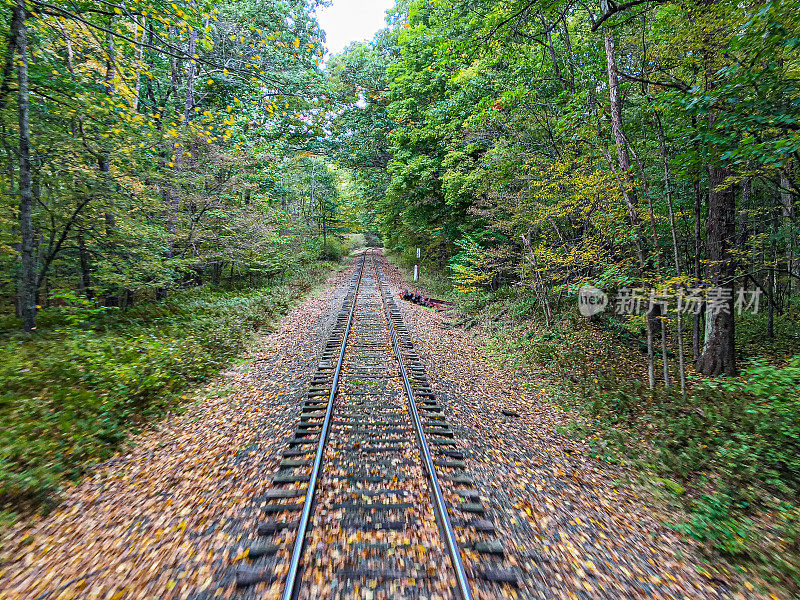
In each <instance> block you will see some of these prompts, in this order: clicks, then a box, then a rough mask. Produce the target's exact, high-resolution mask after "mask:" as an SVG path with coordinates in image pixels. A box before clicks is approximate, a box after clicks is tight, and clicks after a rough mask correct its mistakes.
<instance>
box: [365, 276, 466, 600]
mask: <svg viewBox="0 0 800 600" xmlns="http://www.w3.org/2000/svg"><path fill="white" fill-rule="evenodd" d="M375 272H376V275H377V276H378V277H377V279H378V285H379V286H380V289H381V299H382V300H383V306H384V308H385V310H386V320H387V321H388V322H389V332H390V333H391V336H392V346H393V348H394V353H395V356H396V357H397V362H398V364H399V365H400V374H401V375H402V377H403V387H404V388H405V392H406V396H408V408H409V411H410V412H411V420H412V422H413V425H414V434H415V436H416V438H417V443H418V444H419V448H420V455H421V458H422V465H423V467H424V468H425V471H426V472H427V474H428V480H429V481H430V488H431V501H432V502H433V506H434V509H435V515H436V520H437V522H438V524H439V531H440V532H441V534H442V535H443V537H444V540H445V544H446V545H447V552H448V554H449V555H450V561H451V563H452V565H453V570H454V571H455V573H456V581H457V584H458V585H457V589H458V593H459V595H460V597H461V600H472V590H471V589H470V587H469V582H468V581H467V573H466V571H465V570H464V563H463V561H462V560H461V553H460V552H459V551H458V544H457V542H456V536H455V532H454V531H453V524H452V523H451V522H450V516H449V515H448V514H447V508H446V506H445V501H444V496H443V495H442V487H441V485H439V477H438V476H437V475H436V468H435V466H434V464H433V458H431V452H430V448H429V446H428V441H427V440H426V439H425V432H424V430H423V428H422V419H420V416H419V411H418V410H417V404H416V400H415V398H414V392H413V390H412V389H411V382H410V381H409V379H408V372H407V371H406V367H405V364H404V363H403V355H402V353H401V352H400V344H399V343H398V341H397V331H396V330H395V327H394V321H392V315H391V311H390V310H389V305H388V303H387V302H386V295H385V290H384V287H383V281H382V279H381V278H382V276H383V273H382V271H380V270H379V268H378V267H377V266H376V268H375Z"/></svg>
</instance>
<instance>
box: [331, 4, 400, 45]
mask: <svg viewBox="0 0 800 600" xmlns="http://www.w3.org/2000/svg"><path fill="white" fill-rule="evenodd" d="M393 6H394V0H333V3H332V5H331V6H329V7H327V8H322V9H320V10H319V12H318V13H317V19H318V20H319V24H320V26H321V27H322V29H324V30H325V33H326V39H327V42H326V46H327V47H328V51H329V52H330V53H331V54H337V53H338V52H341V51H342V50H344V49H345V47H347V46H348V45H349V44H350V43H352V42H359V41H367V40H371V39H372V36H374V35H375V34H376V33H377V32H378V30H380V29H383V27H384V26H385V25H386V22H385V17H386V11H387V10H388V9H390V8H392V7H393Z"/></svg>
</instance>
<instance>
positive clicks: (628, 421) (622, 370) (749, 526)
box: [398, 261, 800, 598]
mask: <svg viewBox="0 0 800 600" xmlns="http://www.w3.org/2000/svg"><path fill="white" fill-rule="evenodd" d="M398 262H403V261H398ZM404 262H405V264H408V261H404ZM433 280H434V281H435V283H436V285H437V287H438V293H441V294H445V293H446V289H445V288H446V284H445V283H443V282H442V278H437V277H436V276H435V275H434V276H433ZM425 283H426V281H425V280H423V281H422V285H423V286H424V285H425ZM451 287H452V286H451ZM455 296H456V297H457V298H458V300H459V305H460V306H459V308H460V310H461V312H462V313H463V314H465V315H467V317H464V318H461V319H460V320H459V321H457V322H458V323H462V324H468V323H470V319H471V320H472V321H477V322H480V323H481V324H482V325H483V326H484V327H485V328H486V329H488V330H489V331H493V332H494V333H495V335H494V336H492V338H491V340H492V341H491V342H490V344H491V346H492V350H493V351H494V352H496V353H497V354H499V355H500V356H502V360H503V363H504V364H505V365H512V364H513V365H517V366H524V367H526V368H528V369H529V370H532V371H534V372H535V373H536V375H537V376H538V377H542V378H550V380H551V382H552V383H553V385H551V386H549V387H550V389H551V391H552V394H551V399H552V401H553V402H554V403H556V404H558V405H560V406H561V407H563V408H565V409H567V410H570V411H572V413H573V414H574V415H575V417H574V418H573V419H572V420H571V425H570V430H571V432H572V433H573V434H574V435H579V436H581V437H582V438H584V439H585V440H586V441H587V443H588V444H589V447H590V448H591V451H592V453H593V454H594V455H595V456H596V457H597V458H598V459H600V460H605V461H608V462H624V463H625V464H627V465H632V466H634V467H636V468H637V471H638V472H639V473H641V474H642V475H644V476H645V477H646V478H647V479H648V480H649V481H650V482H651V483H652V484H654V485H655V486H658V487H660V488H661V489H663V490H664V492H663V494H666V495H667V496H668V503H671V504H672V505H673V506H675V508H676V509H677V512H676V513H674V519H673V524H672V526H673V527H674V528H675V529H676V530H677V531H679V532H681V533H682V534H683V535H685V536H687V537H689V538H693V539H694V540H696V541H698V542H699V543H700V547H701V548H703V549H704V551H705V552H706V557H707V559H708V560H709V561H710V564H723V563H724V564H729V565H730V564H732V565H735V567H734V568H735V569H737V570H740V571H745V570H747V572H756V573H758V574H759V575H760V577H761V578H762V580H763V581H764V582H765V583H766V584H767V586H768V587H770V588H772V589H777V590H783V592H785V593H786V594H788V596H786V597H792V598H800V502H798V501H797V498H799V497H800V355H798V351H800V323H798V321H797V320H796V319H792V318H790V317H788V316H785V315H784V316H776V321H775V334H776V335H775V339H774V340H767V339H766V336H765V335H764V331H765V328H766V323H765V316H764V315H748V316H746V317H742V318H740V319H737V342H738V346H739V349H740V359H741V362H742V370H741V373H740V375H739V376H738V377H735V378H721V379H707V378H703V377H700V376H698V375H696V374H692V371H691V367H690V368H689V372H690V376H689V382H688V391H687V394H686V395H685V396H684V395H682V394H681V393H680V390H679V389H678V388H677V386H676V385H674V383H675V379H677V378H676V366H675V364H674V362H675V359H676V356H675V352H674V340H673V352H671V353H670V360H671V369H672V377H673V386H672V387H670V388H669V389H665V388H664V386H663V383H661V384H659V387H658V388H657V389H656V390H652V391H651V390H650V389H648V386H647V374H646V373H647V371H646V356H645V353H646V344H645V340H644V332H643V326H642V325H643V323H641V322H636V321H627V322H625V321H621V320H619V319H617V318H615V317H613V316H605V317H603V318H601V319H599V320H598V321H596V322H591V323H590V322H588V321H587V320H586V319H585V318H583V317H581V316H580V315H579V314H578V311H577V308H576V307H575V306H574V301H572V302H570V301H569V299H564V298H562V299H561V301H560V302H559V299H558V298H554V299H552V300H553V305H554V307H555V309H556V310H555V317H554V319H553V322H552V323H551V325H550V326H549V327H547V326H545V323H544V319H543V316H542V313H541V310H540V309H539V307H538V303H537V301H536V298H535V296H534V294H533V293H532V292H531V291H530V290H526V289H521V288H512V287H504V288H500V289H499V290H497V291H494V292H489V291H474V292H472V293H469V294H460V295H459V294H455ZM465 326H466V325H465ZM687 334H688V332H687ZM690 347H691V346H690V340H689V339H688V337H687V339H686V348H687V349H689V348H690ZM690 358H691V357H689V359H687V362H691V360H690ZM719 559H722V560H721V561H720V560H719ZM773 586H774V587H773Z"/></svg>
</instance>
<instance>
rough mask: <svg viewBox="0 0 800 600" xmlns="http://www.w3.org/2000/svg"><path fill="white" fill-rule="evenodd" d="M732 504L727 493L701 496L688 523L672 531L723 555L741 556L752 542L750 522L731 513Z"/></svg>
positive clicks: (732, 501)
mask: <svg viewBox="0 0 800 600" xmlns="http://www.w3.org/2000/svg"><path fill="white" fill-rule="evenodd" d="M733 504H734V500H733V499H732V498H731V497H730V496H729V495H727V494H711V495H708V494H707V495H704V496H703V497H702V498H700V499H699V500H697V501H696V502H695V503H694V505H695V506H694V511H693V513H692V517H691V520H690V521H689V522H688V523H685V524H682V525H678V526H677V527H676V529H677V530H678V531H680V532H682V533H685V534H687V535H689V536H691V537H693V538H694V539H696V540H697V541H699V542H703V543H705V544H708V545H709V546H711V547H712V548H714V549H715V550H718V551H719V552H722V553H723V554H728V555H740V554H744V553H745V552H746V550H747V547H748V545H749V543H750V542H751V541H752V540H750V539H748V538H749V536H750V535H751V533H750V530H749V525H750V522H749V521H748V520H743V519H739V518H736V517H735V516H733V515H732V514H731V513H732V505H733Z"/></svg>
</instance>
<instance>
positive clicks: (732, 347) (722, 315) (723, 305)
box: [697, 165, 736, 376]
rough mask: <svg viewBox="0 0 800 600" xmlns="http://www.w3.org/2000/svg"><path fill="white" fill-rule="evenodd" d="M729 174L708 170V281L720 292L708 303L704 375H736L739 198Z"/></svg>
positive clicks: (702, 358)
mask: <svg viewBox="0 0 800 600" xmlns="http://www.w3.org/2000/svg"><path fill="white" fill-rule="evenodd" d="M730 174H731V173H730V170H729V169H726V168H725V167H721V166H718V165H714V166H712V167H710V168H709V170H708V223H707V225H706V229H707V232H708V239H707V241H706V249H707V252H708V266H707V268H706V274H707V279H708V281H709V283H710V284H711V285H712V286H713V288H712V290H714V289H715V290H717V291H718V292H719V294H718V296H717V299H716V301H713V300H712V301H710V302H707V303H706V331H707V335H706V341H705V344H704V346H703V352H702V354H701V355H700V358H699V359H698V360H697V371H698V372H699V373H702V374H703V375H709V376H717V375H723V374H724V375H736V344H735V338H734V314H733V302H734V289H733V283H734V275H735V266H734V264H733V260H732V258H731V245H732V243H733V242H734V234H735V233H736V226H735V218H736V195H735V193H734V190H733V189H732V186H731V185H730V184H728V183H725V179H726V178H727V177H729V176H730Z"/></svg>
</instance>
